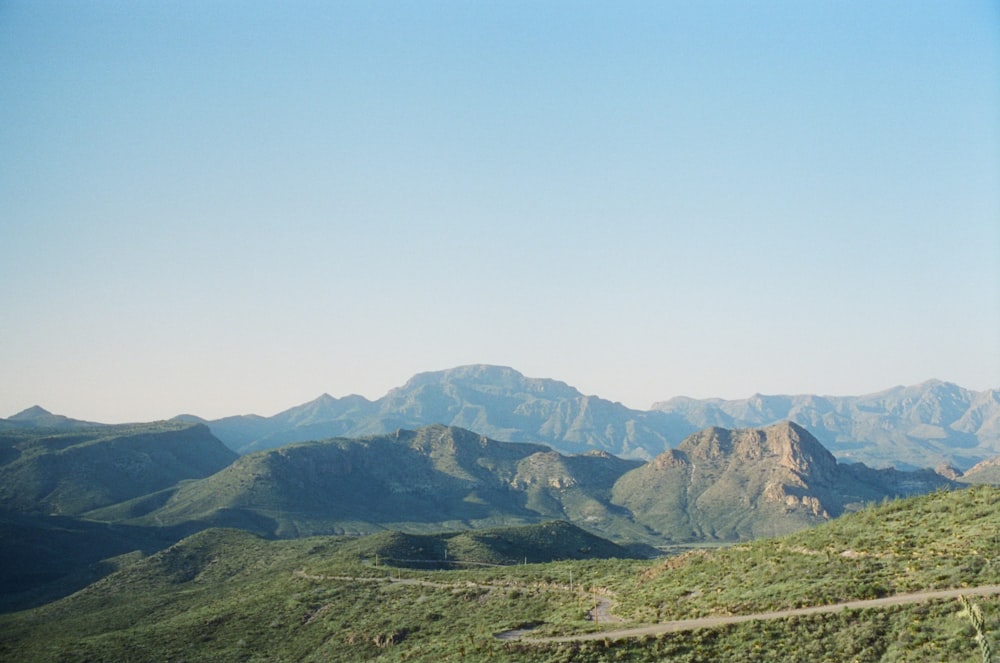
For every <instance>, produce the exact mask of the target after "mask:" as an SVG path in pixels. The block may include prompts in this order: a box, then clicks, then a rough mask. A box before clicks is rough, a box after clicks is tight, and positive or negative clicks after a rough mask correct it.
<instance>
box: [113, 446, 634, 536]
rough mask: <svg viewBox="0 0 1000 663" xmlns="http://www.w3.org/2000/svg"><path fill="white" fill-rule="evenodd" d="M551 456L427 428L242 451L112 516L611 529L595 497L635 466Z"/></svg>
mask: <svg viewBox="0 0 1000 663" xmlns="http://www.w3.org/2000/svg"><path fill="white" fill-rule="evenodd" d="M553 454H554V452H552V451H551V450H550V449H549V448H548V447H543V446H541V445H532V444H523V443H510V442H496V441H494V440H490V439H489V438H487V437H485V436H482V435H477V434H475V433H472V432H469V431H466V430H463V429H459V428H449V427H445V426H428V427H425V428H422V429H419V430H417V431H406V430H399V431H396V432H395V433H392V434H389V435H376V436H369V437H365V438H358V439H344V438H335V439H331V440H324V441H319V442H307V443H300V444H293V445H288V446H285V447H281V448H279V449H273V450H268V451H262V452H257V453H253V454H248V455H246V456H242V457H241V458H239V459H238V460H237V461H236V462H234V463H233V464H232V465H230V466H229V467H227V468H225V469H223V470H222V471H220V472H218V473H216V474H214V475H213V476H211V477H208V478H205V479H202V480H201V481H194V482H187V483H185V484H183V485H181V486H179V487H177V488H176V490H174V491H172V492H171V493H170V494H169V495H166V496H165V499H164V500H160V501H158V502H157V503H153V504H152V506H153V507H154V508H153V509H151V510H147V512H145V513H143V512H142V511H141V510H139V509H134V508H132V506H133V505H119V506H118V507H115V508H124V507H127V508H128V509H129V513H130V514H132V515H141V517H140V518H139V519H137V520H134V521H133V522H136V523H141V524H154V523H159V524H181V523H185V522H197V523H201V524H202V525H206V524H212V525H228V526H239V527H244V528H247V529H251V530H253V531H257V532H261V533H266V534H270V535H278V536H300V535H303V534H313V533H322V532H344V531H346V532H351V531H359V530H360V531H371V530H372V529H378V528H385V527H405V528H407V529H409V530H411V531H428V530H438V529H441V528H442V527H445V528H447V527H453V528H465V527H470V526H475V527H483V526H490V525H499V524H504V523H531V522H538V521H540V520H546V519H553V518H558V519H567V518H573V519H574V520H580V521H582V524H584V523H587V522H590V523H592V524H593V523H597V524H601V525H603V526H607V527H610V528H612V529H613V521H615V520H627V514H623V513H621V512H620V511H621V510H620V509H615V508H614V507H611V506H610V505H608V503H607V499H606V496H607V495H608V494H609V493H610V490H611V486H612V484H613V483H614V481H615V480H616V479H617V478H618V476H620V475H621V474H622V473H624V472H626V471H628V470H630V469H632V468H634V467H636V466H637V464H638V462H637V461H623V460H621V459H618V458H615V457H613V456H609V455H592V456H588V457H583V458H564V457H559V456H558V454H556V455H555V456H554V455H553ZM108 513H109V512H108V511H107V510H105V511H104V512H102V514H101V515H102V516H103V517H107V515H108Z"/></svg>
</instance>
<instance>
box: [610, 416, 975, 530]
mask: <svg viewBox="0 0 1000 663" xmlns="http://www.w3.org/2000/svg"><path fill="white" fill-rule="evenodd" d="M953 485H955V484H953V482H951V481H949V480H948V479H945V478H944V477H942V476H940V475H938V474H936V473H934V472H929V471H925V472H898V471H896V470H872V469H870V468H868V467H865V466H864V465H860V464H858V465H841V464H838V463H837V460H836V459H835V458H834V457H833V455H832V454H831V453H830V452H829V451H828V450H826V449H825V448H824V447H823V445H821V444H820V443H819V441H818V440H816V438H815V437H813V436H812V435H811V434H810V433H809V432H808V431H806V430H805V429H803V428H802V427H800V426H798V425H796V424H794V423H790V422H784V423H781V424H775V425H773V426H769V427H767V428H764V429H737V430H727V429H723V428H709V429H706V430H704V431H701V432H700V433H696V434H694V435H692V436H690V437H688V438H687V439H685V440H684V442H682V443H681V444H680V446H678V447H677V449H674V450H671V451H666V452H664V453H663V454H661V455H659V456H657V457H656V458H655V459H653V460H652V461H651V462H650V463H647V464H646V465H643V466H642V467H640V468H637V469H635V470H632V471H631V472H629V473H627V474H625V475H623V476H622V477H621V479H619V480H618V482H617V483H616V484H615V487H614V492H613V498H612V501H613V502H614V503H615V504H617V505H621V506H623V507H625V508H627V509H628V510H629V511H630V512H631V513H632V514H633V517H634V518H635V520H636V521H637V522H638V523H640V524H643V525H645V526H647V527H649V528H650V529H652V530H654V531H656V532H659V533H661V534H663V535H664V536H667V537H670V538H672V539H675V540H699V539H706V538H707V539H724V540H732V539H741V538H760V537H763V536H775V535H779V534H785V533H789V532H792V531H795V530H799V529H802V528H805V527H808V526H810V525H815V524H818V523H820V522H823V521H826V520H829V519H830V518H832V517H836V516H839V515H841V514H842V513H844V512H845V511H848V510H853V509H857V508H860V507H861V506H862V505H863V504H865V503H866V502H872V501H878V500H881V499H884V498H887V497H901V496H906V495H916V494H921V493H926V492H930V491H932V490H935V489H937V488H943V487H951V486H953Z"/></svg>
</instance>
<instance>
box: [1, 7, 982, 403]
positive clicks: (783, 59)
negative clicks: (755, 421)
mask: <svg viewBox="0 0 1000 663" xmlns="http://www.w3.org/2000/svg"><path fill="white" fill-rule="evenodd" d="M0 200H2V201H3V203H2V211H0V310H2V314H0V340H2V343H0V375H2V376H3V379H2V380H0V416H9V415H11V414H14V413H15V412H17V411H19V410H20V409H23V408H25V407H28V406H30V405H33V404H40V405H42V406H44V407H46V408H48V409H50V410H53V411H57V412H60V413H63V414H67V415H69V416H74V417H78V418H85V419H93V420H99V421H127V420H149V419H157V418H167V417H170V416H173V415H175V414H178V413H181V412H191V413H195V414H200V415H202V416H206V417H218V416H224V415H229V414H239V413H247V412H256V413H259V414H272V413H274V412H277V411H279V410H282V409H285V408H287V407H289V406H292V405H295V404H297V403H301V402H303V401H306V400H309V399H311V398H313V397H315V396H317V395H319V394H320V393H322V392H329V393H330V394H332V395H334V396H343V395H346V394H348V393H352V392H356V393H361V394H363V395H365V396H368V397H369V398H377V397H379V396H381V395H383V394H384V393H385V392H386V391H387V390H388V389H390V388H391V387H394V386H397V385H399V384H402V383H403V382H404V381H405V380H406V379H407V378H409V377H410V376H411V375H412V374H414V373H416V372H420V371H426V370H438V369H444V368H449V367H452V366H457V365H461V364H468V363H494V364H503V365H510V366H513V367H515V368H517V369H518V370H520V371H522V372H523V373H525V374H527V375H529V376H533V377H552V378H556V379H560V380H563V381H566V382H568V383H570V384H572V385H574V386H576V387H578V388H579V389H581V390H582V391H584V392H585V393H591V394H597V395H600V396H602V397H605V398H609V399H612V400H618V401H622V402H624V403H625V404H627V405H630V406H633V407H637V408H646V407H648V406H649V405H650V404H651V403H652V402H654V401H657V400H665V399H667V398H670V397H672V396H676V395H690V396H697V397H708V396H719V397H727V398H740V397H746V396H749V395H750V394H752V393H755V392H763V393H806V392H808V393H822V394H860V393H869V392H873V391H878V390H880V389H883V388H887V387H891V386H893V385H897V384H913V383H916V382H921V381H923V380H926V379H930V378H939V379H943V380H949V381H953V382H956V383H958V384H961V385H963V386H966V387H969V388H973V389H986V388H995V387H1000V9H998V7H997V5H996V3H992V2H971V1H970V2H961V1H949V2H944V1H942V2H822V3H820V2H810V3H802V2H791V1H789V2H766V1H765V2H755V3H743V2H735V1H731V2H649V3H646V2H573V3H570V2H537V1H534V2H497V3H476V2H416V3H411V2H370V1H365V2H360V1H359V2H332V3H331V2H315V3H313V2H293V3H277V2H274V3H255V2H249V3H247V2H221V1H220V2H209V3H203V2H185V1H178V2H149V3H130V2H102V1H94V2H79V3H62V2H21V1H17V0H13V1H11V0H8V1H6V2H0Z"/></svg>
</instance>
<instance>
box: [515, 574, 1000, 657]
mask: <svg viewBox="0 0 1000 663" xmlns="http://www.w3.org/2000/svg"><path fill="white" fill-rule="evenodd" d="M991 594H1000V585H984V586H981V587H966V588H964V589H944V590H937V591H930V592H917V593H915V594H897V595H895V596H887V597H885V598H881V599H869V600H864V601H847V602H845V603H836V604H833V605H818V606H813V607H810V608H794V609H790V610H776V611H774V612H758V613H756V614H752V615H727V616H723V617H700V618H698V619H682V620H679V621H673V622H661V623H659V624H653V625H651V626H640V627H636V628H628V629H618V630H614V631H599V632H595V633H581V634H578V635H564V636H558V637H551V638H527V637H522V638H520V641H521V642H529V643H530V642H537V643H543V642H575V641H580V640H605V639H607V640H621V639H624V638H639V637H642V636H646V635H659V634H661V633H673V632H676V631H691V630H694V629H699V628H708V627H712V626H722V625H724V624H737V623H739V622H748V621H753V620H757V619H783V618H786V617H796V616H799V615H815V614H818V613H824V612H839V611H841V610H846V609H848V608H853V609H858V608H878V607H882V606H890V605H903V604H906V603H921V602H923V601H931V600H934V599H954V598H958V597H959V596H961V595H965V596H987V595H991Z"/></svg>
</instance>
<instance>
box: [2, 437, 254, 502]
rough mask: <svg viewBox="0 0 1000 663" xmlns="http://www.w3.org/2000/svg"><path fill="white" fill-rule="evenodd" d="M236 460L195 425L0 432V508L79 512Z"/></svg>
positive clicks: (203, 473)
mask: <svg viewBox="0 0 1000 663" xmlns="http://www.w3.org/2000/svg"><path fill="white" fill-rule="evenodd" d="M235 458H236V454H234V453H233V452H232V451H230V450H229V449H227V448H226V447H225V446H224V445H223V444H222V443H221V442H219V440H217V439H216V438H215V437H213V436H212V434H211V432H209V430H208V428H207V427H205V426H204V425H200V424H189V423H181V422H167V421H164V422H155V423H149V424H127V425H115V426H104V425H94V424H88V425H87V426H77V427H69V428H68V429H61V428H60V429H47V428H18V429H10V430H4V431H0V509H2V510H5V511H14V512H20V513H35V514H81V513H84V512H86V511H90V510H92V509H96V508H99V507H103V506H107V505H110V504H114V503H117V502H121V501H123V500H128V499H131V498H135V497H138V496H141V495H146V494H148V493H151V492H154V491H157V490H161V489H164V488H169V487H171V486H173V485H175V484H176V483H177V482H179V481H183V480H186V479H197V478H202V477H206V476H208V475H210V474H213V473H215V472H217V471H219V470H220V469H222V468H223V467H225V466H226V465H228V464H229V463H231V462H232V461H233V460H234V459H235Z"/></svg>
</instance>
